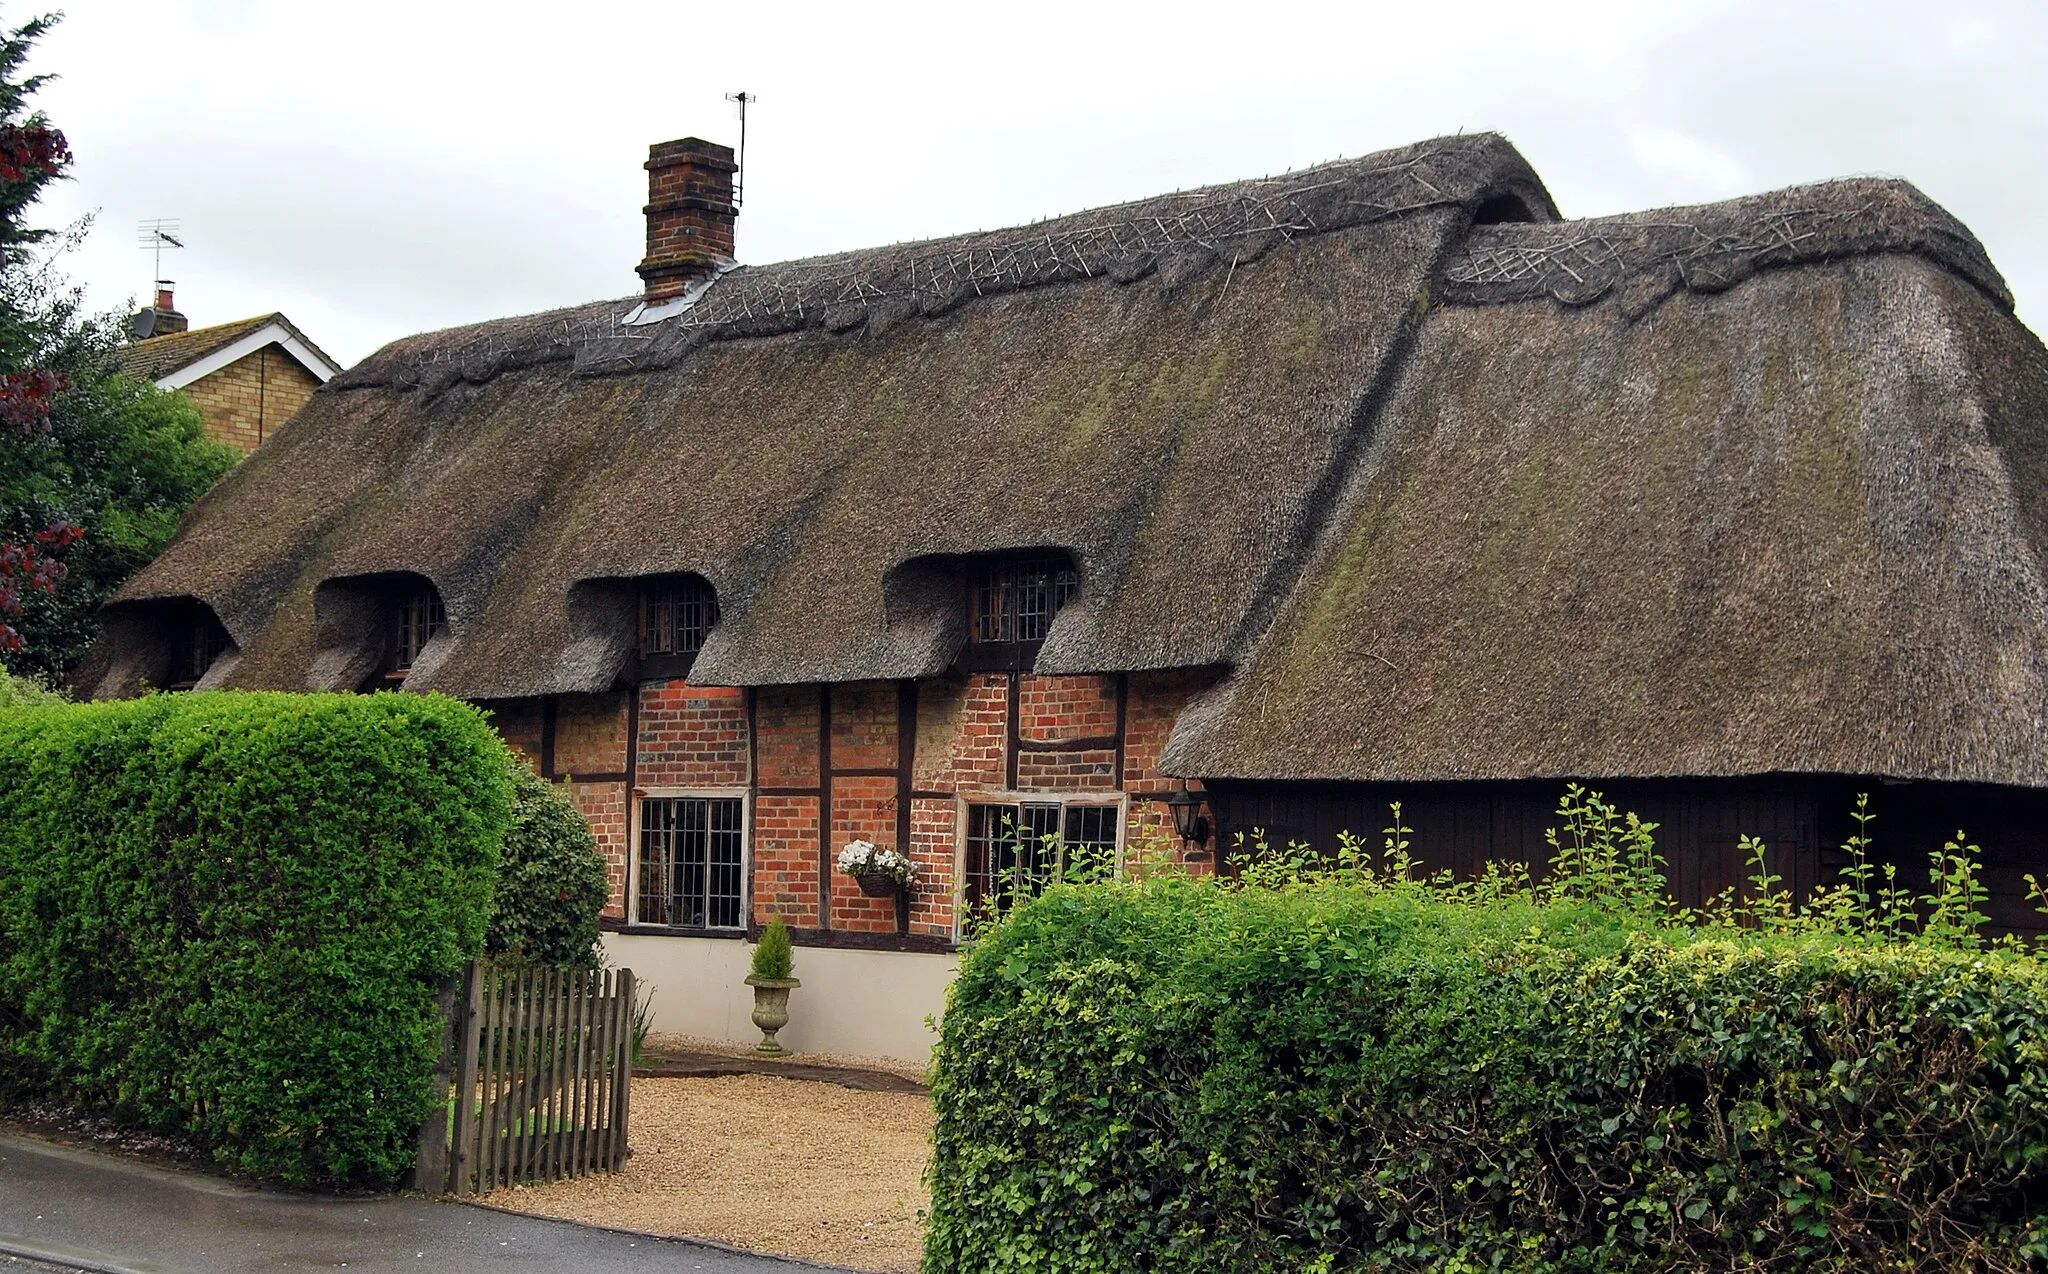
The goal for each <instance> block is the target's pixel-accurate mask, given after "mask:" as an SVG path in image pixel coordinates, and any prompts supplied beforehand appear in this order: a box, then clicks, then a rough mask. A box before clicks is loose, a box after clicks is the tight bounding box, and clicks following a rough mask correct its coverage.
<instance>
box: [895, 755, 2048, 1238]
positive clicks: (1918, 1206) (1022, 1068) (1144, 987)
mask: <svg viewBox="0 0 2048 1274" xmlns="http://www.w3.org/2000/svg"><path fill="white" fill-rule="evenodd" d="M1587 795H1588V794H1585V793H1582V792H1581V793H1575V795H1574V796H1573V797H1572V798H1568V799H1570V800H1574V801H1576V802H1578V805H1579V812H1578V814H1577V815H1576V816H1575V818H1574V817H1568V818H1566V820H1565V827H1564V829H1563V831H1562V833H1561V836H1560V843H1559V853H1560V858H1561V859H1566V858H1569V857H1576V858H1577V860H1578V861H1577V862H1576V864H1574V863H1571V862H1561V863H1560V872H1559V873H1558V874H1556V875H1554V876H1553V877H1552V878H1551V880H1550V881H1547V882H1546V883H1545V884H1544V885H1543V886H1541V887H1537V886H1533V885H1531V884H1530V883H1529V882H1528V879H1527V877H1526V875H1519V876H1518V875H1516V874H1511V873H1506V872H1495V873H1492V874H1491V875H1490V876H1489V877H1488V878H1486V879H1482V880H1480V881H1468V882H1464V883H1453V882H1451V881H1449V880H1448V879H1447V878H1444V877H1431V878H1424V879H1415V878H1414V877H1413V874H1412V863H1411V862H1410V861H1409V860H1408V857H1407V853H1406V843H1405V829H1402V828H1401V827H1400V823H1399V817H1398V811H1397V815H1396V820H1395V826H1394V828H1392V829H1389V835H1388V843H1387V846H1386V852H1385V853H1384V854H1382V855H1378V856H1368V855H1365V854H1363V853H1362V852H1359V851H1357V849H1356V846H1355V845H1354V847H1353V850H1354V852H1353V854H1352V857H1351V860H1350V861H1349V862H1345V861H1339V862H1336V863H1334V864H1326V863H1320V862H1317V863H1308V864H1301V863H1297V864H1294V865H1293V866H1292V867H1291V868H1290V867H1286V866H1283V867H1278V868H1270V867H1269V868H1268V869H1266V870H1265V871H1264V872H1263V874H1262V875H1261V874H1260V873H1254V876H1255V879H1257V881H1258V884H1259V885H1261V886H1263V887H1258V888H1244V887H1232V886H1230V885H1227V884H1219V883H1217V882H1214V881H1197V880H1189V879H1186V878H1185V877H1174V876H1171V875H1164V874H1155V875H1153V876H1152V877H1150V878H1148V879H1145V880H1142V881H1138V882H1134V883H1120V884H1067V885H1059V886H1055V887H1054V888H1052V889H1050V890H1048V891H1047V892H1046V893H1045V894H1044V895H1042V896H1041V897H1039V898H1037V899H1035V900H1032V901H1030V902H1028V903H1025V904H1023V905H1020V906H1019V907H1017V908H1016V910H1015V911H1014V912H1013V913H1012V914H1010V915H1009V916H1008V917H1006V918H1005V919H1004V920H1003V921H1002V922H1001V923H1000V924H998V925H995V926H994V927H993V928H991V929H990V930H989V931H988V932H987V933H986V934H985V935H984V937H983V938H982V939H981V940H980V941H979V942H977V943H976V944H975V945H974V946H973V947H972V948H971V949H970V950H969V952H968V953H967V955H966V957H965V959H964V961H963V964H962V969H961V972H960V976H959V978H958V980H957V981H956V983H955V984H954V987H953V989H952V991H951V993H950V998H949V1005H948V1010H947V1013H946V1016H945V1019H944V1021H943V1024H942V1027H941V1040H940V1044H939V1048H938V1054H937V1067H936V1077H935V1082H934V1086H933V1095H934V1097H935V1099H936V1101H937V1104H938V1112H939V1122H938V1128H937V1132H936V1143H935V1155H934V1159H933V1163H932V1167H931V1172H930V1184H931V1186H932V1191H933V1205H932V1218H931V1226H930V1230H929V1238H928V1241H927V1246H926V1256H925V1270H926V1271H927V1274H955V1272H959V1274H966V1272H967V1271H975V1272H976V1274H980V1272H982V1271H1012V1270H1034V1271H1038V1270H1045V1271H1054V1270H1059V1271H1106V1272H1107V1271H1114V1272H1117V1274H1122V1272H1123V1271H1130V1270H1162V1271H1164V1270H1190V1271H1192V1270H1203V1271H1206V1270H1231V1271H1233V1272H1236V1271H1248V1272H1250V1271H1282V1270H1285V1271H1304V1270H1306V1271H1330V1270H1453V1271H1477V1270H1494V1269H1510V1270H1528V1271H1592V1270H1609V1269H1641V1270H1809V1269H1812V1270H1838V1271H1847V1270H1859V1271H1860V1270H1887V1269H1891V1270H1930V1271H1931V1270H1956V1269H1971V1268H1975V1269H1997V1270H2021V1269H2028V1268H2038V1267H2039V1262H2041V1261H2042V1260H2044V1259H2048V970H2044V968H2043V965H2042V964H2041V962H2040V961H2039V960H2038V958H2037V957H2035V956H2033V955H2029V954H2025V953H2023V952H2020V951H2018V950H2017V949H2015V948H2013V947H2011V946H2009V945H2008V946H1999V947H1993V948H1988V949H1975V950H1973V949H1970V947H1969V946H1968V945H1967V941H1966V940H1965V939H1966V936H1973V935H1974V929H1973V928H1972V926H1971V925H1970V924H1969V923H1968V919H1967V912H1968V902H1967V898H1968V889H1967V887H1958V886H1957V885H1956V884H1955V881H1956V878H1957V877H1958V876H1959V875H1964V876H1966V875H1967V872H1959V871H1958V869H1957V868H1956V867H1955V865H1954V864H1953V863H1950V864H1948V865H1947V866H1946V867H1943V866H1941V865H1937V867H1936V872H1937V875H1942V878H1943V879H1946V880H1948V881H1949V882H1950V884H1949V885H1948V886H1947V887H1944V886H1942V885H1941V884H1940V882H1939V881H1937V882H1936V886H1935V890H1934V893H1933V894H1932V895H1930V896H1931V897H1932V898H1934V899H1937V900H1939V899H1941V898H1944V897H1945V898H1947V900H1948V905H1949V907H1950V911H1949V914H1948V917H1947V919H1945V920H1943V919H1938V918H1937V919H1933V920H1932V921H1931V922H1930V917H1929V916H1928V914H1927V908H1926V907H1925V906H1924V905H1923V906H1921V907H1919V908H1918V909H1917V910H1915V909H1912V908H1909V907H1907V906H1906V905H1905V903H1904V902H1901V904H1900V905H1899V906H1898V907H1896V908H1892V909H1886V908H1885V907H1884V906H1883V905H1882V903H1881V901H1880V900H1874V901H1871V902H1870V903H1868V904H1867V905H1862V904H1857V903H1856V901H1855V900H1854V899H1852V898H1842V897H1836V896H1833V895H1824V896H1823V897H1822V898H1821V899H1820V900H1819V901H1818V903H1817V904H1816V905H1815V906H1813V907H1809V908H1807V909H1804V910H1801V909H1795V908H1793V907H1791V905H1790V903H1789V900H1785V899H1782V898H1779V897H1776V896H1773V895H1768V894H1763V895H1762V896H1761V898H1758V897H1756V896H1755V895H1753V897H1752V901H1751V902H1750V903H1749V904H1742V905H1736V906H1732V907H1731V908H1729V909H1728V910H1727V911H1726V912H1725V913H1723V914H1722V915H1721V916H1719V917H1717V916H1714V915H1708V916H1698V915H1690V914H1678V913H1675V912H1673V911H1672V910H1670V909H1669V907H1668V904H1665V903H1663V902H1662V901H1661V890H1659V895H1660V896H1658V897H1655V898H1653V897H1651V896H1650V894H1649V890H1648V889H1647V886H1649V885H1652V884H1655V885H1658V886H1661V879H1660V877H1659V872H1660V871H1661V867H1660V865H1659V864H1658V863H1657V861H1656V859H1655V854H1654V842H1653V841H1651V840H1650V839H1649V836H1650V831H1651V830H1652V829H1649V828H1648V827H1647V825H1643V824H1640V823H1639V822H1637V821H1636V820H1632V819H1628V818H1624V817H1623V816H1621V815H1619V814H1617V813H1616V812H1615V811H1613V810H1611V809H1609V808H1607V807H1605V806H1604V805H1601V804H1599V802H1598V798H1597V796H1594V797H1592V798H1591V801H1590V802H1589V801H1588V800H1587ZM1958 840H1959V842H1960V841H1961V840H1962V838H1960V837H1959V838H1958ZM1852 848H1853V847H1852ZM1951 848H1952V849H1954V850H1956V851H1957V854H1956V856H1961V857H1963V858H1965V859H1967V857H1968V855H1967V852H1966V850H1967V843H1966V842H1963V843H1962V845H1961V846H1959V847H1951ZM1283 857H1284V856H1283ZM1944 873H1945V874H1944ZM1892 887H1893V888H1895V889H1896V888H1898V886H1897V885H1896V882H1893V886H1892ZM1844 888H1845V889H1852V890H1853V888H1854V882H1853V881H1852V882H1849V883H1848V884H1845V886H1844ZM1758 892H1759V893H1761V891H1758ZM1864 892H1865V893H1870V892H1871V891H1869V890H1865V891H1864ZM1879 892H1881V891H1879ZM1872 898H1873V899H1875V898H1876V895H1875V894H1873V895H1872ZM1921 901H1922V902H1923V903H1924V902H1925V901H1926V900H1925V899H1922V900H1921ZM1859 906H1860V908H1861V909H1860V910H1859ZM1909 912H1910V913H1911V914H1914V915H1915V916H1917V917H1918V919H1917V920H1916V921H1915V922H1914V925H1916V926H1917V927H1915V928H1913V929H1912V932H1911V933H1910V935H1904V930H1905V929H1906V928H1907V922H1906V921H1905V920H1904V919H1902V917H1903V916H1905V915H1906V914H1908V913H1909ZM1845 916H1847V917H1848V919H1846V920H1845V919H1843V917H1845ZM1767 917H1777V919H1776V920H1775V921H1772V922H1770V923H1765V922H1764V921H1765V919H1766V918H1767ZM1873 920H1875V921H1876V922H1877V923H1872V921H1873ZM1887 924H1891V925H1893V927H1894V929H1895V930H1897V931H1898V932H1894V933H1888V932H1887V931H1886V928H1885V926H1886V925H1887ZM1944 925H1947V926H1950V927H1949V928H1946V929H1944V928H1943V927H1942V926H1944ZM1902 935H1904V936H1911V937H1912V938H1913V939H1914V940H1912V941H1900V940H1895V939H1896V938H1897V937H1899V936H1902Z"/></svg>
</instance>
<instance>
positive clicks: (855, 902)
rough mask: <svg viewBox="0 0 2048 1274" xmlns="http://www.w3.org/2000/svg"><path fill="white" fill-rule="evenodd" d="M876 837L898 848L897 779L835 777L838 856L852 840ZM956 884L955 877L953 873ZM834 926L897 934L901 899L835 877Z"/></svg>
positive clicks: (834, 822) (879, 842) (885, 845)
mask: <svg viewBox="0 0 2048 1274" xmlns="http://www.w3.org/2000/svg"><path fill="white" fill-rule="evenodd" d="M855 840H864V841H872V842H873V843H874V844H875V846H876V847H877V848H879V849H894V848H895V847H896V780H895V779H894V778H866V777H862V778H835V779H833V780H832V849H833V857H834V858H835V859H836V858H837V857H838V850H839V848H840V847H841V846H843V845H845V844H847V843H848V842H849V841H855ZM947 881H948V884H949V885H950V881H951V876H950V874H949V875H948V876H947ZM832 927H833V928H834V929H845V930H851V931H854V932H858V933H894V932H896V899H895V898H894V897H889V898H870V897H868V896H867V895H866V894H864V893H862V892H861V889H860V884H859V882H858V881H855V880H854V879H853V878H852V877H850V876H842V875H839V874H837V872H836V871H835V873H834V875H833V878H832Z"/></svg>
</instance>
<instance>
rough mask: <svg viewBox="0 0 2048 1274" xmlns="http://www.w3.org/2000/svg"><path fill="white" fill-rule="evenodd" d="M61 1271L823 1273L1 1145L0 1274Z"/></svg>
mask: <svg viewBox="0 0 2048 1274" xmlns="http://www.w3.org/2000/svg"><path fill="white" fill-rule="evenodd" d="M10 1258H12V1260H10ZM34 1262H41V1264H40V1265H38V1264H34ZM52 1268H54V1269H58V1270H67V1271H69V1270H86V1271H91V1272H92V1274H277V1272H278V1271H285V1270H339V1269H346V1270H349V1271H352V1274H401V1272H402V1274H472V1272H473V1271H501V1270H506V1271H519V1270H531V1271H542V1270H550V1271H552V1270H563V1271H575V1272H576V1274H628V1272H630V1274H651V1272H659V1274H670V1272H678V1274H797V1272H798V1271H806V1270H809V1271H815V1270H817V1269H819V1268H821V1267H819V1266H815V1265H807V1264H805V1263H803V1262H799V1261H781V1260H775V1259H772V1258H769V1257H763V1256H752V1255H748V1254H745V1253H735V1252H728V1251H726V1250H724V1249H721V1248H716V1247H710V1246H706V1245H703V1244H697V1243H687V1242H681V1241H674V1240H667V1239H652V1238H648V1237H646V1236H644V1235H635V1234H620V1233H616V1232H614V1231H610V1230H598V1229H593V1228H590V1227H587V1226H581V1225H575V1224H572V1223H570V1222H566V1221H549V1220H544V1219H541V1218H538V1217H522V1216H509V1215H506V1214H505V1213H501V1212H494V1211H490V1210H488V1209H484V1208H475V1207H468V1206H465V1205H462V1204H458V1203H439V1202H435V1201H433V1200H431V1199H425V1198H419V1197H409V1196H407V1197H401V1196H391V1197H381V1196H380V1197H375V1198H329V1197H323V1196H318V1195H303V1194H286V1193H281V1192H273V1191H268V1190H258V1189H254V1188H251V1187H248V1186H243V1185H238V1184H236V1183H234V1182H229V1181H224V1180H221V1179H219V1178H216V1177H210V1176H206V1175H204V1174H201V1173H196V1172H182V1171H172V1170H170V1169H166V1168H159V1167H156V1166H154V1165H150V1164H143V1163H138V1162H135V1161H133V1160H130V1159H125V1158H121V1157H119V1156H115V1155H107V1154H102V1153H99V1152H97V1151H91V1150H83V1149H76V1148H73V1147H70V1146H58V1145H53V1144H50V1143H48V1142H42V1141H36V1140H33V1139H30V1138H25V1137H18V1136H13V1135H10V1134H6V1133H0V1274H12V1271H16V1270H21V1271H23V1272H24V1274H28V1272H29V1271H35V1272H36V1274H43V1271H46V1270H49V1269H52Z"/></svg>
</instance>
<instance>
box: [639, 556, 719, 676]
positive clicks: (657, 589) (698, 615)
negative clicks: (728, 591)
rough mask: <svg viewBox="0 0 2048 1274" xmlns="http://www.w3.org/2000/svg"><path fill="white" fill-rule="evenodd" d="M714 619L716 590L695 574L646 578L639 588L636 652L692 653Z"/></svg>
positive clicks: (699, 647) (715, 623)
mask: <svg viewBox="0 0 2048 1274" xmlns="http://www.w3.org/2000/svg"><path fill="white" fill-rule="evenodd" d="M717 623H718V594H717V593H716V592H714V591H713V590H712V588H711V585H709V584H707V583H705V582H704V581H703V580H702V579H699V578H698V577H697V576H695V575H681V576H665V577H663V578H661V579H655V580H649V581H648V582H647V583H646V584H645V585H644V586H642V588H641V590H640V653H641V655H642V656H648V655H695V654H696V653H697V652H698V650H700V649H702V648H703V645H704V639H705V638H706V637H709V636H710V635H711V630H712V628H713V627H715V626H716V625H717Z"/></svg>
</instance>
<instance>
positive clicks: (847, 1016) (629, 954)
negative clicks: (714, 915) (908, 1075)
mask: <svg viewBox="0 0 2048 1274" xmlns="http://www.w3.org/2000/svg"><path fill="white" fill-rule="evenodd" d="M604 948H605V955H606V957H607V958H608V959H610V961H611V963H612V964H613V965H614V966H617V967H620V968H627V969H631V970H632V971H633V976H634V977H635V978H637V979H638V980H639V982H640V984H641V985H642V986H643V987H644V986H645V985H646V984H648V983H650V982H651V983H653V984H654V990H653V993H652V995H651V996H650V999H651V1002H652V1005H653V1009H654V1030H656V1031H659V1032H665V1033H669V1034H675V1035H694V1036H697V1037H699V1038H701V1039H711V1040H722V1041H725V1042H727V1043H731V1044H744V1045H751V1044H754V1043H756V1042H758V1041H759V1040H760V1038H761V1032H760V1031H758V1030H756V1029H755V1027H754V1023H753V1021H752V1020H751V1017H752V1014H753V1011H754V991H753V988H752V987H749V986H747V985H746V984H745V983H744V982H743V981H742V979H744V978H745V977H746V976H747V965H748V962H749V961H750V960H751V958H752V954H753V947H751V946H750V945H748V944H747V943H744V942H740V941H736V940H734V939H730V938H683V937H671V936H669V935H666V934H635V933H607V934H605V935H604ZM959 970H960V958H959V957H958V956H953V955H928V954H924V953H921V952H909V951H856V950H846V949H841V948H836V947H798V948H797V949H796V976H797V978H798V980H799V981H801V982H802V983H803V985H802V986H801V987H798V988H797V989H796V990H794V991H792V992H790V996H789V1025H788V1026H785V1027H783V1028H782V1031H781V1033H780V1034H779V1036H778V1037H777V1038H779V1039H780V1040H781V1041H782V1043H783V1045H784V1047H786V1048H788V1049H789V1050H790V1051H791V1052H795V1053H838V1054H842V1055H845V1056H853V1057H874V1058H887V1059H890V1060H892V1061H898V1062H907V1063H910V1064H911V1065H914V1066H924V1065H928V1064H929V1063H930V1061H931V1051H932V1045H933V1044H935V1043H937V1042H938V1035H937V1033H936V1032H934V1031H932V1030H930V1029H928V1028H927V1027H926V1026H925V1018H926V1017H930V1018H932V1019H933V1021H937V1019H938V1018H939V1015H940V1014H941V1012H942V1011H943V1010H944V1009H945V1005H946V987H947V986H948V985H949V984H950V983H951V982H952V981H953V975H954V974H955V973H957V972H959Z"/></svg>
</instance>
